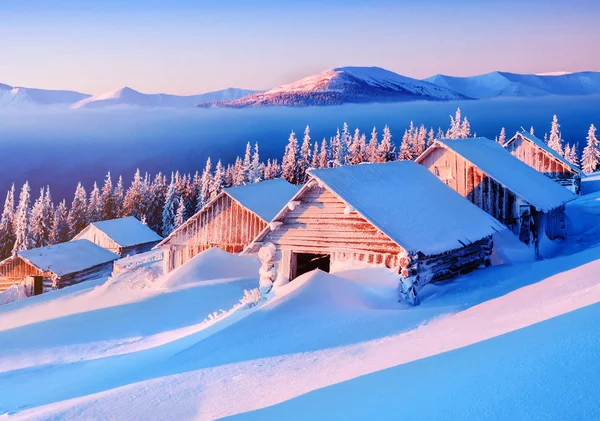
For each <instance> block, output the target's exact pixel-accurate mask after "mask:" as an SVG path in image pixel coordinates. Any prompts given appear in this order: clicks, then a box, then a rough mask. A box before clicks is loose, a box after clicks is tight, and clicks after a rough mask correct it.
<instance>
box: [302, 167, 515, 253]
mask: <svg viewBox="0 0 600 421" xmlns="http://www.w3.org/2000/svg"><path fill="white" fill-rule="evenodd" d="M310 173H311V175H312V176H314V177H315V178H316V179H318V180H320V181H321V182H323V183H324V184H325V185H326V186H327V187H328V188H329V189H330V190H332V191H333V192H334V193H335V194H337V195H338V196H339V197H340V198H341V199H342V200H343V201H344V202H346V203H347V204H348V205H350V206H351V207H352V208H354V209H355V210H356V211H357V212H358V213H359V214H361V215H362V216H363V217H364V218H366V219H367V220H368V221H370V222H371V223H372V224H373V225H375V226H376V227H377V228H379V229H380V230H381V231H382V232H383V233H385V234H386V235H388V236H389V237H390V238H391V239H392V240H393V241H395V242H396V243H398V244H399V245H400V246H402V247H403V248H405V249H406V250H407V251H409V252H417V251H420V252H423V253H425V254H428V255H432V254H439V253H443V252H445V251H449V250H454V249H457V248H460V247H462V246H463V245H465V244H469V243H472V242H475V241H478V240H481V239H482V238H484V237H486V236H488V235H492V234H493V233H494V232H496V231H501V230H503V229H505V228H506V227H505V226H504V225H502V224H500V223H499V222H498V221H496V220H495V219H494V218H493V217H491V216H490V215H488V214H487V213H485V212H484V211H482V210H481V209H479V208H478V207H477V206H475V205H473V204H472V203H471V202H469V201H468V200H466V199H465V198H464V197H462V196H460V195H459V194H458V193H456V192H455V191H454V190H452V189H451V188H450V187H448V186H446V185H445V184H444V183H442V182H441V181H440V180H439V179H438V178H437V177H436V176H435V175H433V174H431V173H430V172H429V171H428V170H427V169H426V168H425V167H423V166H421V165H419V164H416V163H414V162H411V161H396V162H388V163H385V164H361V165H353V166H345V167H340V168H328V169H320V170H311V171H310Z"/></svg>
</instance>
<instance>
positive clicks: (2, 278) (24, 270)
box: [0, 256, 44, 292]
mask: <svg viewBox="0 0 600 421" xmlns="http://www.w3.org/2000/svg"><path fill="white" fill-rule="evenodd" d="M28 276H44V273H43V272H42V271H41V270H39V269H38V268H36V267H35V266H33V265H31V264H29V263H27V262H26V261H25V260H23V259H21V258H20V257H18V256H17V257H9V258H8V259H5V260H4V261H2V262H1V263H0V292H2V291H6V290H7V289H8V288H10V286H11V285H12V284H15V283H21V282H23V281H24V280H25V278H27V277H28Z"/></svg>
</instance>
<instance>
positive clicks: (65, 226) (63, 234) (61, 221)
mask: <svg viewBox="0 0 600 421" xmlns="http://www.w3.org/2000/svg"><path fill="white" fill-rule="evenodd" d="M69 238H70V228H69V211H68V209H67V202H66V201H65V200H64V199H63V200H62V201H61V202H60V203H59V204H58V206H57V207H56V210H55V211H54V218H53V220H52V232H51V233H50V243H51V244H58V243H64V242H67V241H69Z"/></svg>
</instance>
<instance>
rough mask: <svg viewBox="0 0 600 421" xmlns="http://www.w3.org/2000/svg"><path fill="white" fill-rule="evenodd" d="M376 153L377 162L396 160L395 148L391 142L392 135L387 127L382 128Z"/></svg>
mask: <svg viewBox="0 0 600 421" xmlns="http://www.w3.org/2000/svg"><path fill="white" fill-rule="evenodd" d="M377 152H378V153H377V162H388V161H393V160H395V158H396V147H395V146H394V143H393V142H392V133H391V132H390V128H389V127H388V126H385V127H384V128H383V137H382V139H381V143H380V144H379V149H378V151H377Z"/></svg>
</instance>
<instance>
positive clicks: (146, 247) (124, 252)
mask: <svg viewBox="0 0 600 421" xmlns="http://www.w3.org/2000/svg"><path fill="white" fill-rule="evenodd" d="M158 243H159V241H153V242H151V243H146V244H138V245H135V246H131V247H123V248H122V249H120V253H117V254H119V256H121V257H127V256H135V255H136V254H140V253H145V252H147V251H150V250H152V247H154V246H155V245H157V244H158Z"/></svg>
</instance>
